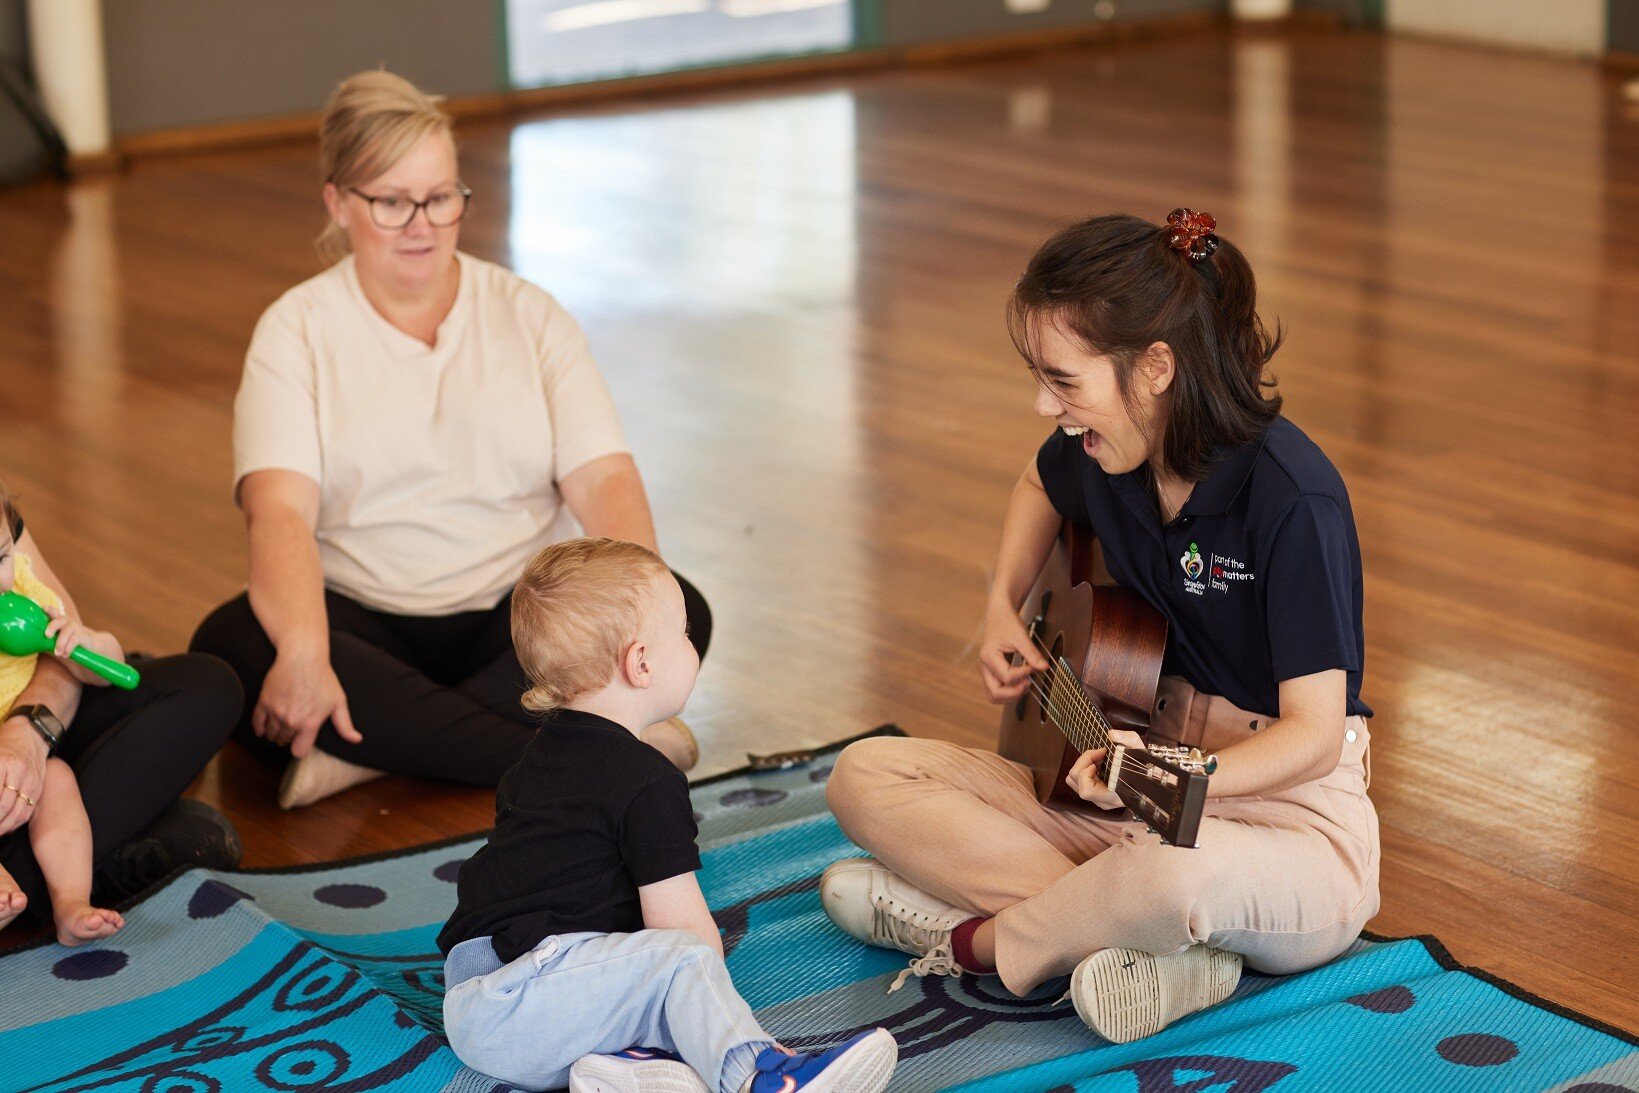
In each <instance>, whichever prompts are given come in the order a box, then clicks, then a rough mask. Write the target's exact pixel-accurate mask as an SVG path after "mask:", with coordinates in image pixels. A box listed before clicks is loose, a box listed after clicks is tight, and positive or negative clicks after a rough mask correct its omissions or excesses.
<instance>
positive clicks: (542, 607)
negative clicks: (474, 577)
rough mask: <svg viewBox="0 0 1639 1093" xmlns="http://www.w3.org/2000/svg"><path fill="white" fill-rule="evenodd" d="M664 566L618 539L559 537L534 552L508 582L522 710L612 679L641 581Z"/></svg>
mask: <svg viewBox="0 0 1639 1093" xmlns="http://www.w3.org/2000/svg"><path fill="white" fill-rule="evenodd" d="M669 572H670V570H668V569H667V568H666V563H665V562H662V561H661V560H660V558H659V557H658V556H657V555H656V554H655V553H654V551H652V550H649V549H648V548H647V547H641V546H638V545H637V544H636V543H628V542H624V541H622V540H620V539H567V540H565V541H563V542H561V543H555V544H553V545H552V546H549V547H547V548H546V549H545V550H543V551H541V552H540V553H539V554H537V555H535V557H534V558H532V559H531V560H530V562H529V564H528V565H526V566H525V567H524V572H523V576H521V577H519V578H518V583H517V585H516V586H514V588H513V589H512V645H513V648H514V649H515V650H516V651H517V653H518V663H519V664H521V665H523V669H524V674H525V675H526V676H528V677H529V683H530V687H529V690H528V691H526V692H524V697H523V706H524V709H526V710H530V711H532V712H534V713H546V712H548V711H551V710H555V709H557V708H558V707H560V706H562V705H563V704H564V703H566V702H568V701H570V700H571V699H574V698H576V697H577V696H579V695H583V694H585V693H587V692H588V691H595V690H597V689H598V688H600V687H602V686H604V685H605V684H607V683H608V682H609V681H610V680H611V679H613V678H614V675H615V672H616V670H617V669H618V668H619V667H620V659H621V657H622V656H624V655H625V653H626V650H627V649H628V648H629V647H630V646H631V644H632V642H634V641H636V640H637V636H638V631H639V630H640V629H641V628H642V625H643V616H644V612H645V611H646V610H648V608H649V597H650V592H649V582H650V581H651V580H652V579H653V578H655V577H656V576H658V575H660V574H662V573H669Z"/></svg>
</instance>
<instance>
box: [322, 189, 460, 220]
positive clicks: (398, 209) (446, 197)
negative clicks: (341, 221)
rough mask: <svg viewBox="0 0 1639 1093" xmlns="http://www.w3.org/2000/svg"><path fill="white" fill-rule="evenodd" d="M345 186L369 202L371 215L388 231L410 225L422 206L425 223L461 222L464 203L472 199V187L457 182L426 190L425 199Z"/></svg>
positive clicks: (372, 218) (371, 217)
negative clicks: (432, 191)
mask: <svg viewBox="0 0 1639 1093" xmlns="http://www.w3.org/2000/svg"><path fill="white" fill-rule="evenodd" d="M347 189H348V191H349V192H351V193H353V194H355V195H357V196H359V197H362V198H363V199H364V200H365V201H367V202H369V203H370V219H371V220H372V221H374V222H375V225H376V227H378V228H383V229H385V230H387V231H398V230H399V229H401V228H407V227H409V226H410V221H412V220H414V219H415V214H416V211H417V210H423V209H424V210H426V215H427V223H428V224H430V225H432V226H433V227H435V228H448V227H450V226H451V225H454V224H459V223H460V222H461V218H462V217H463V216H466V215H467V206H468V205H469V204H471V203H472V191H471V190H469V189H467V188H466V187H465V186H459V185H458V186H456V188H455V189H453V190H439V191H438V192H437V193H435V194H429V195H428V196H427V199H426V200H425V201H411V200H410V199H409V198H407V197H400V196H399V195H397V194H383V195H380V196H376V197H373V196H371V195H370V194H367V193H365V192H364V191H363V190H359V189H356V188H354V187H352V186H349V187H347Z"/></svg>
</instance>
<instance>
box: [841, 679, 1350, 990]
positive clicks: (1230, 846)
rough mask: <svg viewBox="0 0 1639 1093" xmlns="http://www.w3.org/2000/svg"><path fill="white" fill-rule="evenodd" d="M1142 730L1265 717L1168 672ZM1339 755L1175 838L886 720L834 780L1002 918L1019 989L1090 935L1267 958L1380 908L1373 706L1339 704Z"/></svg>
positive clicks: (1073, 960) (1318, 947) (999, 930)
mask: <svg viewBox="0 0 1639 1093" xmlns="http://www.w3.org/2000/svg"><path fill="white" fill-rule="evenodd" d="M1152 713H1153V717H1152V721H1151V731H1150V733H1149V739H1150V741H1151V742H1154V743H1181V744H1193V745H1197V746H1199V747H1201V748H1202V749H1203V750H1205V751H1218V750H1222V749H1224V748H1227V747H1228V746H1229V745H1231V744H1233V743H1235V742H1236V741H1238V740H1244V739H1246V738H1247V737H1249V736H1250V735H1251V734H1252V733H1254V732H1257V731H1258V730H1259V729H1261V728H1263V727H1264V726H1265V725H1267V724H1268V723H1269V721H1270V720H1271V719H1270V718H1267V717H1262V716H1259V715H1257V714H1252V713H1248V712H1246V711H1245V710H1241V709H1239V708H1237V707H1235V706H1233V705H1231V704H1230V703H1229V702H1226V701H1225V700H1224V699H1222V698H1219V697H1216V696H1213V695H1206V694H1202V693H1200V692H1198V691H1196V690H1195V689H1194V688H1193V687H1191V686H1190V685H1189V684H1187V683H1185V682H1184V681H1183V680H1181V679H1178V678H1175V677H1170V676H1169V677H1166V678H1164V679H1163V680H1162V681H1161V689H1160V693H1159V694H1158V696H1157V699H1156V705H1155V709H1154V711H1152ZM1346 737H1352V739H1347V742H1346V743H1345V744H1344V747H1343V755H1342V758H1341V759H1340V761H1339V762H1338V765H1337V769H1336V770H1334V771H1333V772H1332V773H1331V774H1329V775H1327V776H1326V777H1324V778H1320V779H1317V780H1315V781H1312V782H1306V783H1304V784H1302V785H1299V786H1294V787H1292V788H1291V789H1286V790H1282V791H1281V792H1279V793H1272V794H1270V795H1268V796H1265V797H1229V798H1214V799H1210V800H1208V801H1207V803H1206V810H1205V815H1204V817H1203V818H1202V821H1201V831H1200V846H1199V847H1197V848H1194V849H1185V848H1181V847H1175V846H1168V845H1166V844H1165V843H1163V842H1162V841H1161V839H1160V837H1159V836H1157V835H1153V834H1150V833H1149V832H1148V831H1147V830H1146V829H1145V826H1144V824H1143V823H1142V822H1141V821H1138V820H1133V819H1131V818H1129V817H1128V816H1127V814H1126V813H1108V814H1104V815H1099V814H1090V813H1084V812H1071V811H1064V810H1060V809H1057V808H1047V807H1045V806H1043V805H1041V804H1040V803H1038V802H1037V801H1036V796H1035V793H1034V792H1033V790H1032V783H1031V779H1030V775H1029V773H1028V771H1027V770H1026V769H1025V768H1024V767H1022V766H1019V765H1018V764H1015V763H1012V762H1009V761H1008V760H1006V759H1003V758H1001V757H1000V756H998V755H996V754H995V753H994V752H989V751H982V750H979V749H976V748H964V747H960V746H958V745H956V744H950V743H945V742H943V741H938V740H914V739H903V738H894V737H879V738H876V739H871V740H862V741H860V742H859V743H856V744H853V745H851V746H849V747H848V748H847V749H846V750H844V751H843V753H842V755H841V756H840V757H838V760H837V765H836V770H835V771H834V772H833V773H832V775H831V779H830V785H829V789H828V791H827V795H828V799H829V801H830V805H831V809H832V811H833V812H834V813H835V814H836V817H837V821H838V822H839V823H840V824H841V825H842V829H843V831H845V832H846V833H847V835H848V837H849V838H850V839H852V840H853V841H854V842H855V843H857V844H858V845H860V846H861V847H864V848H865V850H866V851H868V852H869V853H871V854H872V855H873V856H875V857H876V858H877V860H878V861H881V862H882V863H883V864H884V865H886V866H887V867H888V868H890V869H892V870H893V871H894V872H895V873H897V874H899V875H900V876H902V877H904V878H905V879H906V880H908V881H910V882H911V883H912V884H914V885H916V886H917V887H918V888H921V889H923V890H924V891H926V892H929V893H931V894H932V895H935V896H938V897H939V898H941V899H943V900H946V901H947V902H950V903H953V904H955V905H957V906H958V907H963V908H966V909H968V910H971V911H972V912H973V913H974V914H975V915H981V916H987V917H990V916H993V917H994V918H995V919H996V964H997V970H998V971H999V972H1000V974H1001V978H1002V982H1003V983H1005V984H1006V986H1007V987H1008V989H1009V990H1011V991H1013V992H1014V993H1015V994H1020V995H1023V994H1027V993H1029V992H1030V991H1031V990H1032V989H1034V988H1035V987H1036V986H1037V985H1039V984H1040V983H1042V982H1044V981H1046V980H1048V979H1051V978H1053V977H1054V976H1058V975H1065V974H1068V973H1069V972H1071V971H1072V970H1074V968H1075V966H1076V965H1077V964H1079V963H1080V962H1081V961H1082V960H1083V959H1085V958H1086V957H1087V956H1088V955H1089V954H1090V953H1093V952H1096V951H1097V950H1099V949H1107V948H1112V947H1124V948H1134V949H1142V950H1144V951H1146V952H1152V953H1169V952H1173V951H1176V950H1178V949H1181V948H1183V947H1185V946H1187V945H1192V944H1195V943H1198V942H1204V943H1206V944H1208V945H1215V946H1219V947H1221V948H1225V949H1230V950H1232V951H1234V952H1238V953H1241V954H1243V955H1244V956H1245V957H1246V962H1247V964H1248V965H1250V966H1251V967H1253V968H1255V969H1258V970H1259V971H1265V972H1276V973H1285V972H1296V971H1304V970H1307V969H1309V968H1313V967H1317V966H1319V965H1321V964H1324V963H1325V962H1326V961H1328V960H1330V959H1332V958H1333V957H1335V956H1337V955H1338V954H1339V953H1341V952H1342V951H1343V950H1344V949H1345V948H1347V947H1348V945H1349V944H1350V943H1351V942H1352V941H1353V940H1354V939H1355V937H1356V936H1357V935H1358V934H1359V933H1360V930H1361V928H1362V927H1363V926H1364V925H1365V924H1366V922H1367V920H1369V919H1370V918H1371V917H1372V916H1373V915H1375V914H1376V913H1377V908H1378V891H1377V871H1378V839H1377V813H1376V810H1374V809H1373V808H1372V804H1371V801H1370V800H1369V799H1368V798H1367V796H1366V784H1367V782H1368V781H1369V770H1368V768H1369V761H1368V759H1367V755H1368V750H1367V749H1368V746H1369V743H1370V739H1369V737H1368V735H1367V730H1366V719H1365V718H1363V717H1351V718H1349V719H1348V721H1347V734H1346Z"/></svg>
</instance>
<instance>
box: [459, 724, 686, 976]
mask: <svg viewBox="0 0 1639 1093" xmlns="http://www.w3.org/2000/svg"><path fill="white" fill-rule="evenodd" d="M696 833H697V829H696V827H695V823H694V808H693V806H692V804H691V803H690V801H689V785H688V781H687V779H685V778H684V777H683V774H682V772H681V771H679V770H678V769H677V768H676V767H675V766H673V765H672V763H671V762H670V761H669V760H668V759H667V758H666V757H665V756H664V755H662V754H661V753H660V752H659V751H657V750H655V749H654V748H652V747H650V746H649V745H648V744H645V743H643V741H641V740H639V739H638V738H637V737H636V736H634V735H632V733H630V732H629V731H627V730H626V729H624V728H622V727H621V726H619V725H617V724H615V723H614V722H613V721H609V720H607V719H606V718H602V717H598V716H596V715H594V714H589V713H581V712H579V711H577V710H559V711H558V712H557V713H555V714H553V715H552V716H551V717H549V718H548V719H547V720H546V722H545V723H544V724H543V725H542V726H541V729H540V731H539V732H537V733H536V734H535V737H534V739H532V740H531V741H530V742H529V745H528V746H527V747H525V748H524V753H523V756H522V758H520V759H519V760H518V763H517V765H516V766H514V767H513V768H512V769H511V770H509V771H507V772H506V774H505V776H503V777H502V779H501V784H500V787H499V788H498V789H497V790H496V794H495V830H493V831H491V832H490V835H489V842H487V843H486V844H484V846H483V847H482V848H481V849H480V850H479V851H478V853H476V854H474V855H473V856H472V857H471V858H469V859H468V860H467V861H466V862H465V863H463V864H462V866H461V873H460V877H459V879H458V880H457V881H456V893H457V903H456V908H455V913H454V914H453V915H451V916H450V920H449V922H447V923H445V924H444V929H443V930H442V931H441V932H440V933H439V935H438V947H439V949H440V950H441V951H442V952H444V953H448V952H449V951H450V950H451V949H452V948H454V947H455V946H456V945H458V944H460V943H461V942H463V941H467V940H469V939H471V938H475V937H491V938H492V939H493V943H494V945H495V955H496V956H498V957H500V958H501V959H502V960H503V961H507V960H514V959H516V958H517V957H519V956H522V955H523V954H524V953H526V952H529V951H530V950H531V949H533V948H534V947H535V946H536V945H537V944H539V943H540V941H541V939H543V938H546V937H550V936H551V935H553V934H563V933H573V932H576V931H581V930H589V931H594V932H596V933H631V932H633V931H636V930H641V929H643V912H642V908H641V907H640V906H639V903H638V896H637V890H638V889H639V888H640V887H642V886H643V885H646V884H655V883H657V882H659V881H663V880H667V879H669V878H671V877H675V876H679V875H681V874H683V873H692V872H694V871H696V870H698V869H699V868H700V851H699V849H698V848H697V847H696V846H695V843H694V839H695V835H696Z"/></svg>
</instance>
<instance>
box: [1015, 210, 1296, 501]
mask: <svg viewBox="0 0 1639 1093" xmlns="http://www.w3.org/2000/svg"><path fill="white" fill-rule="evenodd" d="M1042 321H1048V322H1052V323H1055V324H1056V325H1057V326H1058V327H1059V328H1060V329H1061V330H1062V331H1064V332H1065V333H1066V334H1069V335H1071V336H1073V337H1075V338H1076V339H1078V340H1079V341H1081V343H1082V344H1083V345H1085V346H1086V347H1087V348H1088V349H1090V350H1091V351H1093V352H1094V353H1097V354H1099V355H1101V356H1102V355H1107V356H1109V357H1110V358H1111V359H1112V361H1113V362H1114V364H1115V375H1116V383H1117V385H1118V388H1119V390H1120V391H1121V397H1122V399H1123V400H1124V401H1125V402H1126V404H1127V405H1128V407H1129V408H1131V407H1133V406H1134V405H1135V400H1134V399H1133V372H1134V370H1135V369H1136V367H1137V364H1138V362H1139V360H1140V358H1141V357H1142V356H1143V354H1144V352H1145V351H1146V350H1148V349H1149V347H1150V346H1152V345H1154V344H1155V343H1156V342H1164V343H1166V344H1167V345H1168V346H1169V347H1171V349H1172V355H1173V359H1174V360H1175V361H1176V363H1177V373H1176V375H1175V376H1174V378H1173V382H1172V386H1171V388H1170V390H1169V392H1168V398H1167V401H1166V403H1165V404H1164V405H1165V410H1164V420H1163V423H1162V424H1163V425H1164V428H1165V430H1166V431H1165V435H1164V438H1163V441H1162V453H1161V454H1162V458H1163V460H1164V461H1165V464H1166V467H1167V469H1168V470H1169V471H1170V472H1171V473H1173V474H1176V475H1178V476H1179V477H1181V478H1184V479H1186V480H1188V481H1191V482H1198V481H1200V480H1201V479H1202V478H1205V477H1206V474H1207V472H1208V471H1209V470H1210V469H1211V468H1212V464H1213V461H1214V459H1215V457H1217V456H1219V455H1221V454H1222V453H1223V452H1224V451H1226V450H1228V449H1232V448H1238V447H1240V446H1242V445H1244V444H1247V443H1249V442H1251V441H1252V440H1253V438H1255V437H1257V436H1258V435H1259V434H1260V433H1261V432H1263V430H1264V429H1265V428H1267V427H1268V426H1269V424H1270V423H1271V422H1272V421H1274V420H1275V418H1276V417H1277V416H1278V415H1279V414H1280V407H1281V397H1280V395H1279V393H1277V392H1276V391H1274V390H1273V388H1274V387H1275V380H1274V378H1273V377H1266V376H1265V372H1264V369H1265V366H1266V365H1267V364H1268V363H1269V360H1270V358H1271V357H1273V356H1274V355H1275V350H1277V349H1278V348H1280V343H1281V339H1282V336H1283V335H1282V333H1281V331H1280V329H1279V328H1278V327H1277V328H1276V330H1275V332H1274V334H1273V335H1271V334H1270V333H1269V332H1268V331H1267V330H1266V329H1265V328H1264V325H1263V321H1262V320H1261V319H1260V318H1258V310H1257V282H1256V280H1255V279H1254V278H1253V276H1252V267H1251V266H1250V265H1248V264H1247V261H1246V258H1245V256H1244V255H1242V254H1241V252H1240V249H1239V248H1238V247H1236V246H1235V244H1233V243H1231V242H1230V241H1229V240H1227V239H1224V238H1223V237H1221V236H1220V237H1218V247H1217V250H1216V251H1215V252H1214V253H1212V254H1211V255H1210V256H1209V257H1206V258H1202V259H1200V260H1198V261H1192V260H1191V259H1190V258H1188V257H1186V256H1185V255H1184V254H1182V253H1180V252H1178V251H1175V250H1173V249H1172V247H1171V246H1170V245H1169V244H1168V242H1167V229H1166V228H1164V227H1161V226H1159V225H1156V224H1152V223H1150V222H1149V221H1147V220H1143V219H1141V218H1139V217H1136V216H1126V215H1110V216H1095V217H1092V218H1090V219H1087V220H1083V221H1081V222H1080V223H1077V224H1073V225H1071V226H1070V227H1068V228H1066V229H1064V230H1063V231H1061V232H1059V233H1058V234H1057V235H1055V236H1054V237H1053V238H1052V239H1049V240H1048V241H1047V242H1046V243H1045V244H1044V245H1043V246H1042V247H1041V249H1040V250H1038V251H1037V252H1036V254H1035V256H1034V257H1033V258H1031V259H1030V264H1029V266H1027V267H1026V268H1025V271H1024V276H1023V277H1021V278H1020V279H1019V283H1018V284H1017V285H1016V286H1014V289H1013V295H1012V298H1011V299H1010V300H1009V301H1008V308H1007V322H1008V330H1009V332H1010V333H1011V334H1012V336H1013V344H1014V345H1015V346H1017V347H1018V350H1019V353H1020V354H1021V355H1022V356H1023V357H1024V358H1025V360H1027V361H1029V362H1031V364H1032V365H1035V364H1036V363H1037V358H1038V355H1037V352H1036V344H1037V338H1036V327H1037V324H1039V323H1040V322H1042ZM1145 424H1147V423H1145Z"/></svg>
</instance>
